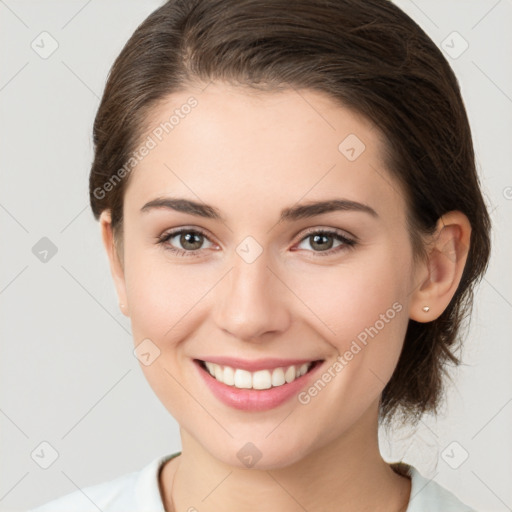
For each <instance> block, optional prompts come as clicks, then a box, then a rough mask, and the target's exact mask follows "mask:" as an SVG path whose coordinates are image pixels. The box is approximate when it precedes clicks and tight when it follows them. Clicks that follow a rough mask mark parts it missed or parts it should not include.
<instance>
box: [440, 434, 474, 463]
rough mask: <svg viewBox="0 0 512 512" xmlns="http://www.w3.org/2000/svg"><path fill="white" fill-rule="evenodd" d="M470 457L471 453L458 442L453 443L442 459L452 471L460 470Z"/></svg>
mask: <svg viewBox="0 0 512 512" xmlns="http://www.w3.org/2000/svg"><path fill="white" fill-rule="evenodd" d="M468 457H469V453H468V452H467V451H466V449H465V448H464V447H463V446H462V445H461V444H460V443H458V442H457V441H452V442H451V443H450V444H449V445H448V446H447V447H446V448H445V449H444V450H443V451H442V452H441V458H442V459H443V460H444V461H445V462H446V464H448V466H450V467H451V468H452V469H458V468H460V467H461V466H462V464H464V462H466V460H467V459H468Z"/></svg>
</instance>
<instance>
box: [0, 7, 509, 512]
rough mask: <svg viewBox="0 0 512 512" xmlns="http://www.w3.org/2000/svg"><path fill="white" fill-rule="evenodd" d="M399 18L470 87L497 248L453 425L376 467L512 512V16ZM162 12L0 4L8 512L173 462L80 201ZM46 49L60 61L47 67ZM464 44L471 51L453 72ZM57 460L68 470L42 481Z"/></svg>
mask: <svg viewBox="0 0 512 512" xmlns="http://www.w3.org/2000/svg"><path fill="white" fill-rule="evenodd" d="M396 3H397V4H398V5H399V6H400V7H401V8H402V9H404V10H405V11H406V12H407V13H408V14H409V15H410V16H411V17H413V18H414V19H415V20H416V21H417V22H418V23H419V24H420V25H421V26H422V27H423V28H424V29H425V30H426V31H427V33H428V34H429V35H430V36H431V37H432V39H433V40H434V41H435V42H436V44H438V46H440V47H441V48H443V49H444V51H445V54H446V55H447V59H448V60H449V61H450V63H451V64H452V66H453V68H454V70H455V72H456V74H457V76H458V77H459V80H460V83H461V88H462V93H463V96H464V99H465V103H466V105H467V109H468V114H469V117H470V122H471V125H472V130H473V134H474V142H475V148H476V153H477V161H478V167H479V170H480V172H481V175H482V182H483V189H484V193H485V196H486V198H487V201H488V204H489V208H490V211H491V215H492V219H493V223H494V233H493V243H494V247H493V255H492V261H491V265H490V268H489V271H488V273H487V275H486V277H485V279H484V280H483V282H482V284H481V286H480V287H479V288H478V291H477V294H476V298H475V301H476V304H475V309H474V315H473V319H472V324H471V328H470V330H469V334H468V339H467V342H466V345H465V350H464V365H463V366H462V367H461V368H460V369H459V370H458V371H457V372H455V373H454V374H453V375H454V386H453V388H452V390H451V391H450V394H449V396H448V401H447V406H446V407H445V410H443V411H442V412H441V414H440V416H439V418H438V419H437V420H435V419H434V418H429V417H426V418H425V419H424V420H423V421H422V423H421V424H420V426H419V428H418V429H417V430H416V431H414V432H413V431H411V430H410V429H407V430H403V431H400V432H398V431H397V432H395V433H394V434H393V436H392V440H393V448H391V447H390V445H389V436H387V435H386V433H384V432H382V433H381V439H382V451H383V453H384V455H385V456H386V457H387V458H388V459H393V460H398V459H400V458H403V459H404V460H405V461H406V462H410V463H412V464H414V465H416V467H417V468H418V469H419V470H420V471H421V472H422V473H423V474H424V475H425V476H427V477H429V478H435V480H436V481H438V482H439V483H441V484H442V485H444V486H446V487H448V488H449V489H451V490H452V491H453V492H455V493H456V494H458V496H459V497H460V498H461V499H462V500H463V501H465V502H467V503H468V504H469V505H472V506H473V507H474V508H476V509H477V510H481V511H505V510H512V490H511V487H510V482H511V481H512V456H511V455H512V436H511V435H510V431H511V427H512V376H511V372H510V363H511V360H512V359H511V356H512V344H511V343H510V328H511V326H512V325H511V324H512V321H511V318H512V275H511V274H512V273H511V272H510V261H511V260H512V242H511V236H510V222H511V220H512V173H511V171H510V164H511V161H512V144H511V142H512V141H511V134H512V85H511V84H512V70H511V65H510V54H511V49H512V35H511V31H510V26H511V22H512V2H511V1H510V0H500V1H497V0H489V1H487V0H478V1H476V0H473V1H468V0H459V1H456V0H452V1H440V0H439V1H432V0H429V1H426V0H422V1H420V0H415V1H414V2H413V1H411V0H400V1H398V0H397V2H396ZM160 4H161V2H160V1H149V0H146V1H140V0H137V1H134V0H130V1H127V0H122V1H121V0H109V1H106V0H103V1H100V0H89V1H86V0H80V1H74V0H73V1H70V0H67V1H49V0H45V1H40V0H39V1H35V0H34V1H25V0H18V1H15V0H6V1H0V38H1V41H0V52H1V53H0V61H1V63H0V73H1V75H0V119H1V123H0V130H1V132H0V143H1V153H0V155H1V171H0V172H1V187H0V222H1V224H0V226H1V230H2V239H1V240H2V242H1V244H0V246H1V247H2V253H1V254H2V264H1V265H0V329H1V331H0V333H1V357H0V379H1V381H0V433H1V436H0V455H1V461H2V463H1V465H0V510H2V511H7V510H17V511H19V510H24V509H27V508H29V507H32V506H35V505H38V504H40V503H42V502H46V501H48V500H50V499H53V498H55V497H57V496H60V495H62V494H65V493H68V492H71V491H74V490H76V489H77V488H83V487H85V486H87V485H92V484H95V483H99V482H103V481H106V480H110V479H112V478H115V477H116V476H119V475H122V474H124V473H127V472H131V471H135V470H138V469H140V468H142V467H143V466H144V465H146V464H147V463H148V462H149V461H150V460H152V459H153V458H154V457H157V456H160V455H163V454H165V453H172V452H174V451H178V450H179V449H180V441H179V432H178V427H177V424H176V422H175V421H174V419H173V418H172V417H170V415H169V414H168V413H167V411H166V410H165V409H164V407H163V406H162V405H161V404H160V402H159V401H158V399H157V398H156V397H155V396H154V394H153V392H152V390H151V388H150V387H149V385H148V384H147V382H146V380H145V379H144V377H143V375H142V372H141V370H140V367H139V362H138V361H137V359H136V358H135V357H134V356H133V353H132V350H133V341H132V337H131V334H130V324H129V320H128V319H127V318H125V317H124V316H123V315H122V314H121V313H120V311H119V307H118V303H117V298H116V295H115V290H114V286H113V283H112V280H111V277H110V273H109V270H108V262H107V257H106V254H105V253H104V250H103V247H102V245H101V239H100V231H99V226H98V224H97V223H96V221H94V220H93V216H92V213H91V212H90V210H89V205H88V189H87V185H88V173H89V166H90V163H91V159H92V135H91V133H92V123H93V119H94V115H95V113H96V110H97V107H98V105H99V98H100V96H101V94H102V91H103V87H104V84H105V80H106V77H107V73H108V70H109V68H110V66H111V65H112V63H113V61H114V59H115V57H116V56H117V55H118V53H119V52H120V50H121V48H122V46H123V45H124V43H125V42H126V40H127V39H128V38H129V37H130V35H131V34H132V33H133V31H134V30H135V28H136V27H137V25H138V24H139V23H140V22H142V20H143V19H144V18H145V17H146V16H147V15H148V14H149V13H150V12H151V11H153V10H154V9H155V8H157V7H158V6H159V5H160ZM43 31H46V32H48V33H49V34H50V36H46V35H43V36H41V35H40V34H41V32H43ZM454 31H456V32H458V34H460V37H459V36H458V35H453V34H452V33H453V32H454ZM462 38H463V39H462ZM52 39H53V40H55V41H56V42H57V44H58V48H57V49H56V51H55V52H54V53H53V54H51V55H50V56H47V58H42V56H41V55H40V54H41V52H44V51H49V50H50V49H51V44H52ZM464 40H465V41H467V44H468V45H469V46H468V48H467V49H466V50H465V51H464V52H463V53H461V54H460V55H458V53H460V52H461V50H463V48H464V46H463V45H464ZM443 41H444V43H443ZM53 44H55V43H53ZM31 45H33V46H34V47H35V48H37V51H36V49H35V48H33V47H32V46H31ZM38 52H39V53H38ZM450 53H451V55H450ZM44 237H46V238H48V239H49V240H50V241H51V243H52V244H53V245H54V246H55V247H56V249H57V252H56V253H55V254H53V255H52V252H51V250H50V252H49V253H48V255H47V257H46V261H45V262H44V261H41V259H40V258H41V257H42V256H43V255H42V254H38V250H39V251H41V250H42V249H41V248H43V249H44V248H45V247H48V244H49V242H48V240H43V241H41V239H42V238H44ZM36 244H37V245H36ZM34 246H35V247H36V249H33V248H34ZM507 263H508V264H507ZM43 442H46V443H49V444H50V445H51V447H52V448H50V447H48V445H41V443H43ZM52 450H55V451H56V452H57V453H58V458H57V459H56V460H55V461H54V462H53V463H52V464H51V465H49V467H48V468H47V469H43V467H41V465H48V464H50V463H51V462H52V460H51V454H52ZM43 452H44V456H42V455H41V454H42V453H43ZM37 454H39V456H37ZM465 457H467V459H466V460H464V458H465Z"/></svg>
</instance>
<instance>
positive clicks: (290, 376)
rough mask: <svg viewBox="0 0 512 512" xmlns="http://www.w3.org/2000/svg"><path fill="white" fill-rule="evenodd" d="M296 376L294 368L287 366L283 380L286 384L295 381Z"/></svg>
mask: <svg viewBox="0 0 512 512" xmlns="http://www.w3.org/2000/svg"><path fill="white" fill-rule="evenodd" d="M296 375H297V372H296V371H295V366H288V368H287V369H286V371H285V372H284V380H285V381H286V382H292V381H294V380H295V376H296Z"/></svg>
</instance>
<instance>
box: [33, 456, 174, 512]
mask: <svg viewBox="0 0 512 512" xmlns="http://www.w3.org/2000/svg"><path fill="white" fill-rule="evenodd" d="M174 455H176V454H173V455H165V456H161V457H157V458H155V459H153V460H152V461H151V462H150V463H149V464H147V465H146V466H145V467H143V468H142V469H141V470H139V471H133V472H132V473H126V474H125V475H121V476H119V477H117V478H114V479H113V480H109V481H107V482H102V483H99V484H96V485H91V486H88V487H84V488H83V489H78V490H76V491H73V492H71V493H69V494H65V495H64V496H60V497H59V498H56V499H54V500H52V501H49V502H47V503H44V504H43V505H40V506H38V507H36V508H33V509H31V510H29V511H28V512H69V511H70V510H72V511H73V512H98V510H102V511H103V512H142V511H144V512H165V511H164V507H163V504H162V499H161V496H160V489H159V485H158V472H159V470H160V468H161V467H162V465H163V464H164V463H165V462H166V461H167V460H169V459H170V458H172V457H173V456H174Z"/></svg>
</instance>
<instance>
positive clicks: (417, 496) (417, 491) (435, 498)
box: [28, 452, 475, 512]
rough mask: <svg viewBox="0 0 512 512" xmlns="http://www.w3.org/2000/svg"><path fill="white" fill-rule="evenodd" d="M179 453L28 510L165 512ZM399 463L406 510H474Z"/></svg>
mask: <svg viewBox="0 0 512 512" xmlns="http://www.w3.org/2000/svg"><path fill="white" fill-rule="evenodd" d="M180 453H181V452H177V453H174V454H172V455H165V456H162V457H157V458H156V459H153V460H152V461H151V462H150V463H149V464H148V465H147V466H145V467H144V468H142V469H141V470H139V471H134V472H132V473H127V474H125V475H122V476H119V477H117V478H115V479H113V480H110V481H108V482H103V483H100V484H96V485H91V486H89V487H85V488H84V489H82V490H77V491H73V492H71V493H69V494H65V495H64V496H61V497H60V498H57V499H55V500H52V501H49V502H47V503H45V504H43V505H40V506H39V507H36V508H34V509H31V510H29V511H28V512H98V510H102V511H103V512H165V509H164V505H163V502H162V497H161V496H160V487H159V484H158V480H159V477H158V474H159V470H160V468H161V467H162V466H163V464H164V463H165V462H167V461H168V460H169V459H171V458H172V457H175V456H177V455H179V454H180ZM401 466H402V468H404V469H405V471H406V472H407V474H408V476H409V477H410V478H411V497H410V500H409V506H408V507H407V510H406V512H475V510H473V509H472V508H470V507H468V506H467V505H464V504H463V503H462V502H461V501H459V500H458V498H456V497H455V496H454V495H453V494H452V493H451V492H450V491H448V490H447V489H445V488H444V487H442V486H441V485H439V484H438V483H436V482H434V481H433V480H428V479H427V478H425V477H424V476H422V475H421V474H420V473H419V472H418V471H417V470H416V469H415V468H414V467H413V466H410V465H407V464H403V463H402V464H401Z"/></svg>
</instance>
